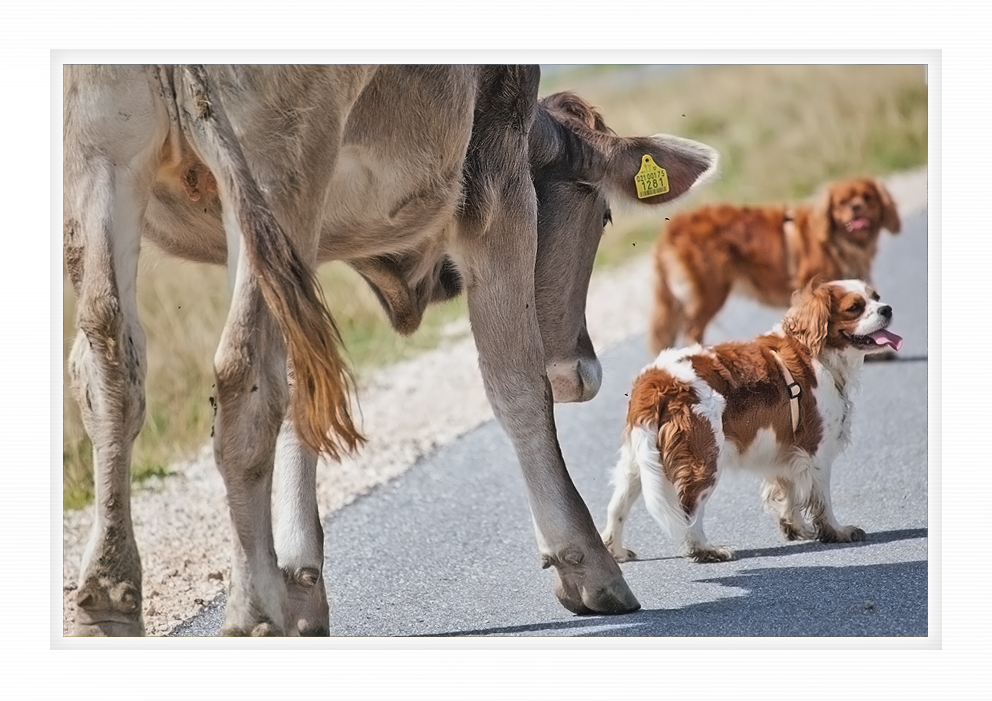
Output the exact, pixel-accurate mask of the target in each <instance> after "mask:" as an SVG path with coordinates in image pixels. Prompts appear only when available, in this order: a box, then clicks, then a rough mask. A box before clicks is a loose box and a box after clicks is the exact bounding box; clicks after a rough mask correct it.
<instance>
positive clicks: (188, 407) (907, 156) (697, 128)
mask: <svg viewBox="0 0 992 701" xmlns="http://www.w3.org/2000/svg"><path fill="white" fill-rule="evenodd" d="M923 71H924V69H923V67H921V66H709V67H700V68H695V69H691V70H684V71H677V72H660V71H652V70H649V69H645V68H643V67H641V68H638V67H630V66H585V67H576V68H573V69H570V70H567V71H558V72H555V73H554V74H552V75H550V76H549V77H548V78H547V79H546V80H545V81H544V82H542V94H548V93H550V92H554V91H558V90H564V89H570V90H575V91H577V92H579V93H580V94H582V95H583V97H585V98H586V99H588V100H590V101H591V102H592V103H593V104H596V105H597V106H599V107H600V108H601V109H602V111H603V113H604V115H605V116H606V120H607V123H609V124H610V126H611V127H612V128H613V129H614V130H615V131H616V132H617V133H618V134H625V135H629V134H656V133H659V132H666V133H670V134H676V135H679V136H684V137H688V138H693V139H697V140H699V141H703V142H705V143H707V144H709V145H710V146H712V147H713V148H715V149H717V150H718V151H719V152H720V156H721V175H720V177H719V179H718V180H716V181H714V182H713V183H711V184H710V185H708V186H706V187H705V188H702V189H701V190H700V192H699V193H698V194H694V195H692V196H691V197H689V198H687V199H686V201H685V202H682V203H680V204H679V205H677V207H676V208H669V209H668V210H667V211H664V212H662V213H660V214H659V213H658V212H649V211H647V210H641V209H639V208H632V209H630V210H629V211H625V210H624V209H623V208H622V207H614V217H613V219H614V225H613V226H612V227H611V228H610V229H608V230H607V235H606V236H605V237H604V238H603V243H602V245H601V246H600V251H599V255H598V256H597V263H596V265H597V268H598V269H602V268H604V267H606V268H608V267H611V266H614V265H617V264H619V263H621V262H622V261H624V260H626V259H628V258H630V257H631V256H633V255H637V254H638V253H642V252H644V251H647V250H648V249H649V247H650V244H651V243H652V242H653V240H654V238H655V237H656V236H657V233H658V229H659V226H660V224H661V223H662V222H663V217H664V216H670V214H671V212H672V211H677V208H679V207H686V206H695V205H699V204H701V203H703V202H711V201H717V200H729V201H734V202H741V203H756V202H777V201H793V200H796V199H800V198H804V197H806V196H808V195H810V194H811V193H812V192H813V191H814V190H816V188H817V187H819V186H820V185H821V184H822V183H824V182H825V181H828V180H831V179H835V178H839V177H844V176H848V175H855V174H867V175H884V174H886V173H890V172H893V171H898V170H903V169H906V168H909V167H913V166H917V165H921V164H924V163H926V147H927V88H926V84H925V83H924V80H923V77H924V72H923ZM631 76H634V78H631ZM319 278H320V280H321V285H322V287H323V289H324V292H325V295H326V298H327V300H328V304H329V306H330V308H331V309H332V311H333V314H334V318H335V320H336V321H337V323H338V326H339V328H340V330H341V334H342V337H343V338H344V342H345V346H346V349H347V356H348V357H349V358H350V360H351V362H352V364H353V366H354V368H355V372H356V374H357V375H358V376H359V377H361V376H362V375H363V374H364V373H367V372H368V371H369V370H370V369H372V368H374V367H377V366H380V365H383V364H386V363H391V362H395V361H397V360H400V359H403V358H406V357H410V356H413V355H415V354H417V353H419V352H422V351H423V350H425V349H429V348H433V347H435V346H436V345H437V344H438V343H439V342H441V341H442V339H444V338H445V337H446V336H447V335H449V334H450V333H451V331H450V328H451V322H453V321H456V320H458V319H461V318H463V317H464V315H465V309H466V307H465V302H464V298H462V299H460V300H454V301H452V302H448V303H445V304H443V305H440V306H437V307H432V308H431V309H429V310H428V311H427V314H426V315H425V318H424V323H423V325H422V326H421V328H420V330H418V331H417V332H416V333H415V334H413V335H412V336H411V337H409V338H401V337H399V336H397V335H396V334H395V333H393V332H392V330H391V329H390V328H389V325H388V322H387V320H386V318H385V315H384V314H383V312H382V311H381V309H380V307H379V304H378V302H377V301H376V299H375V297H374V296H373V294H372V293H371V292H370V291H369V290H368V289H367V287H366V285H365V283H364V282H362V281H361V279H360V278H359V277H358V276H357V275H356V274H355V273H354V272H353V271H351V270H350V269H349V268H347V267H346V266H344V265H341V264H331V265H327V266H324V267H323V268H322V269H321V270H320V271H319ZM226 280H227V277H226V273H225V272H224V271H223V270H222V269H219V268H212V267H209V266H204V265H197V264H192V263H185V262H180V261H176V260H172V259H168V258H166V257H165V256H163V255H161V254H158V253H157V252H155V251H147V252H146V254H144V255H143V261H142V266H141V271H140V274H139V280H138V284H139V290H138V305H139V313H140V316H141V319H142V323H143V325H144V328H145V331H146V334H147V337H148V377H147V392H148V398H147V412H146V413H147V418H146V421H145V427H144V429H143V430H142V433H141V435H140V436H139V437H138V440H137V442H136V444H135V448H134V459H133V463H134V466H133V469H132V474H133V479H134V480H135V481H139V482H140V481H141V480H143V479H147V478H148V477H150V476H164V475H167V474H168V472H169V467H168V466H169V465H171V464H173V462H174V461H175V460H177V459H180V458H184V457H188V456H190V455H192V454H194V453H195V452H197V451H198V450H199V449H200V448H201V447H202V446H203V445H204V444H205V443H206V442H207V441H208V440H209V438H210V428H211V423H212V420H213V410H212V408H211V406H210V402H209V397H210V395H211V393H212V391H213V388H212V385H213V371H212V367H213V355H214V351H215V349H216V347H217V343H218V341H219V338H220V331H221V328H222V327H223V323H224V318H225V316H226V313H227V303H228V293H227V281H226ZM63 281H64V282H63V289H64V291H63V330H64V337H63V350H64V355H65V356H67V355H68V351H69V349H70V348H71V345H72V341H73V338H74V335H75V330H74V325H73V317H74V314H75V296H74V294H73V292H72V287H71V285H70V284H69V282H68V278H67V277H66V276H65V271H63ZM63 367H64V364H63ZM63 378H64V387H66V388H68V384H67V381H65V375H64V371H63ZM63 424H64V425H63V452H62V463H63V483H62V484H63V507H64V508H66V509H73V508H79V507H81V506H83V505H85V504H86V503H88V502H89V501H91V500H92V482H93V477H92V448H91V446H90V444H89V440H88V439H87V438H86V434H85V431H84V430H83V427H82V423H81V421H80V416H79V411H78V408H77V407H76V404H75V401H74V400H73V399H72V397H71V396H70V393H69V392H68V391H65V392H64V396H63Z"/></svg>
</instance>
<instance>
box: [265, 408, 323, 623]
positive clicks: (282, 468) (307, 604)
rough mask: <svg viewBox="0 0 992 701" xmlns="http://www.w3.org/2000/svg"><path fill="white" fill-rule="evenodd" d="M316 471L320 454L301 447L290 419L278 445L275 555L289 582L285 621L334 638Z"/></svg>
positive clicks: (280, 434) (284, 424)
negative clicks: (324, 575)
mask: <svg viewBox="0 0 992 701" xmlns="http://www.w3.org/2000/svg"><path fill="white" fill-rule="evenodd" d="M316 472H317V455H316V454H315V453H314V452H313V451H311V450H310V449H309V448H307V447H306V446H305V445H304V444H303V442H302V441H301V440H300V438H299V436H298V435H297V433H296V431H295V429H294V428H293V424H292V421H291V420H289V419H287V420H286V421H285V422H284V423H283V426H282V430H281V431H280V433H279V440H278V443H277V444H276V465H275V480H276V484H275V492H274V494H275V514H274V531H275V544H276V555H277V556H278V561H279V568H280V570H281V571H282V575H283V579H284V580H285V582H286V595H287V597H288V602H287V603H288V610H287V622H288V624H289V625H290V627H292V626H296V630H297V631H298V632H299V634H300V635H307V636H314V635H330V609H329V606H328V603H327V590H326V588H325V586H324V577H323V562H324V530H323V528H322V527H321V524H320V514H319V511H318V508H317V493H316V478H317V475H316Z"/></svg>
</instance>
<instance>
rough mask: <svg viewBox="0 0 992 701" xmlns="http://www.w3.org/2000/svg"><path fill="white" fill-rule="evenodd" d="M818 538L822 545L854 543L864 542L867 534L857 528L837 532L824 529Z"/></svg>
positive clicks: (849, 527) (850, 527) (845, 528)
mask: <svg viewBox="0 0 992 701" xmlns="http://www.w3.org/2000/svg"><path fill="white" fill-rule="evenodd" d="M816 537H817V540H819V541H820V542H822V543H853V542H856V541H862V540H864V539H865V532H864V531H863V530H862V529H860V528H858V527H857V526H845V527H844V528H840V529H836V530H835V529H833V528H828V529H822V530H821V531H820V532H819V533H818V534H817V536H816Z"/></svg>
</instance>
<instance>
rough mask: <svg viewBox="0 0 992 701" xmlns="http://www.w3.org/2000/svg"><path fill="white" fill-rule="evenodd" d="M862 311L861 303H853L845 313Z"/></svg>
mask: <svg viewBox="0 0 992 701" xmlns="http://www.w3.org/2000/svg"><path fill="white" fill-rule="evenodd" d="M862 309H864V305H863V304H862V303H861V302H855V303H854V304H852V305H851V306H850V307H848V308H847V311H849V312H858V313H860V312H861V310H862Z"/></svg>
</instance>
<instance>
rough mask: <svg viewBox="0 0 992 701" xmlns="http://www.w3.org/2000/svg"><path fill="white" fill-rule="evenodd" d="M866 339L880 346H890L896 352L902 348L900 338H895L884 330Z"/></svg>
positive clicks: (871, 334) (869, 335)
mask: <svg viewBox="0 0 992 701" xmlns="http://www.w3.org/2000/svg"><path fill="white" fill-rule="evenodd" d="M868 338H870V339H871V340H873V341H874V342H875V343H877V344H878V345H880V346H892V347H893V348H895V349H896V350H899V349H900V348H902V336H896V335H895V334H894V333H890V332H889V331H886V330H885V329H882V330H881V331H876V332H875V333H870V334H868Z"/></svg>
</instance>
